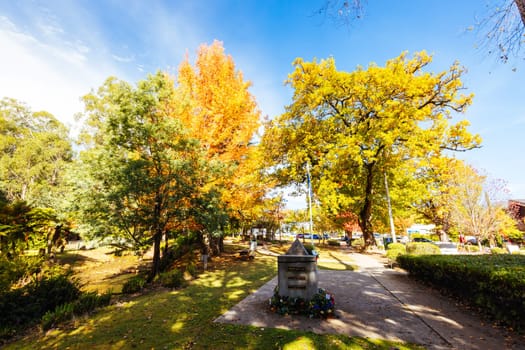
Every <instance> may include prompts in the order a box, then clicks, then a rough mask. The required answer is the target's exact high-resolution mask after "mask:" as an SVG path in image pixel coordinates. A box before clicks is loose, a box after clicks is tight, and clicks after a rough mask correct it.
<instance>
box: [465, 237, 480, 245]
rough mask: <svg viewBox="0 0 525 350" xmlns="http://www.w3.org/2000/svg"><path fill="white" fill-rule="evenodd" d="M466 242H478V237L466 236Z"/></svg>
mask: <svg viewBox="0 0 525 350" xmlns="http://www.w3.org/2000/svg"><path fill="white" fill-rule="evenodd" d="M465 243H466V244H478V239H477V238H476V237H474V236H465Z"/></svg>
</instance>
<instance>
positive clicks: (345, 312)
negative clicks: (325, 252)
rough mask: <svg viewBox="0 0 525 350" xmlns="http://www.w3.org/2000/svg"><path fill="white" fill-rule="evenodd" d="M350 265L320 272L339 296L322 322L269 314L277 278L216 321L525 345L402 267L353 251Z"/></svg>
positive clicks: (442, 342) (439, 345)
mask: <svg viewBox="0 0 525 350" xmlns="http://www.w3.org/2000/svg"><path fill="white" fill-rule="evenodd" d="M348 263H349V264H354V265H357V266H359V269H358V270H357V271H328V270H320V271H319V287H322V288H324V289H326V290H327V291H329V292H331V293H333V294H334V296H335V302H336V317H335V318H332V319H328V320H325V321H321V320H318V319H309V318H307V317H303V316H280V315H277V314H275V313H272V312H270V311H269V308H268V299H269V298H270V297H271V296H272V294H273V290H274V287H275V286H276V285H277V277H275V278H273V279H272V280H271V281H269V282H268V283H266V284H265V285H264V286H262V287H261V288H260V289H259V290H258V291H257V292H255V293H253V294H251V295H250V296H248V297H247V298H246V299H244V300H243V301H241V302H240V303H239V304H237V305H236V306H234V307H233V308H232V309H231V310H229V311H228V312H226V313H225V314H224V315H222V316H220V317H219V318H217V319H216V320H215V321H216V322H223V323H233V324H246V325H252V326H257V327H274V328H282V329H300V330H306V331H311V332H314V333H319V334H324V333H336V334H345V335H348V336H361V337H369V338H382V339H390V340H400V341H406V342H411V343H416V344H421V345H423V346H424V347H426V348H427V349H479V350H486V349H494V350H500V349H525V338H524V337H523V336H518V335H516V334H513V333H508V332H506V331H504V330H501V329H497V328H493V327H492V326H491V325H490V324H485V323H483V321H482V320H481V319H480V318H479V317H477V316H476V315H473V314H472V313H470V312H468V311H467V310H465V309H464V308H462V307H459V306H457V305H455V304H454V302H453V301H452V300H450V299H448V298H445V297H443V296H441V295H440V294H439V293H437V292H435V291H434V290H432V289H429V288H427V287H425V286H422V285H420V284H418V283H416V282H414V281H413V280H411V279H410V278H409V277H408V276H407V275H406V273H404V272H403V271H397V270H392V269H389V268H388V267H385V264H384V263H385V261H384V259H382V258H380V257H378V256H371V255H364V254H357V253H349V254H348Z"/></svg>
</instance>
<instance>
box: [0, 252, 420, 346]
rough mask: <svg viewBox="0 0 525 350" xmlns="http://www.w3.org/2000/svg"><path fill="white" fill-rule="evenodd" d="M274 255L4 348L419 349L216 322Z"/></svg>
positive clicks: (268, 274) (270, 266) (270, 272)
mask: <svg viewBox="0 0 525 350" xmlns="http://www.w3.org/2000/svg"><path fill="white" fill-rule="evenodd" d="M275 273H276V259H275V258H274V257H261V258H258V259H256V260H255V261H252V262H244V261H230V262H229V263H228V262H225V264H224V268H222V269H218V270H213V271H207V272H205V273H203V274H202V275H201V276H199V278H198V279H197V280H194V281H193V282H192V283H191V284H190V285H189V286H188V287H186V288H185V289H181V290H174V291H166V290H164V291H158V292H154V293H150V294H148V295H142V296H139V297H137V298H134V299H132V300H130V301H127V302H122V303H117V304H115V305H112V306H110V307H108V308H106V309H104V310H101V311H99V312H98V313H97V314H95V315H92V316H91V317H89V318H84V319H78V320H76V321H75V322H74V324H71V325H69V326H64V327H61V328H60V329H55V330H52V331H50V332H48V333H46V334H38V335H33V336H32V337H30V338H27V339H24V340H22V341H19V342H16V343H13V344H10V345H8V346H7V347H6V348H7V349H27V348H39V349H66V348H67V349H132V348H137V349H146V348H147V349H150V348H155V349H238V348H242V349H338V348H339V349H346V348H352V349H392V348H397V349H419V348H417V347H404V346H402V345H398V344H396V343H393V342H388V341H373V340H369V339H362V338H349V337H347V336H344V335H318V334H314V333H311V332H303V331H296V330H282V329H273V328H258V327H251V326H238V325H227V324H221V323H214V322H213V320H214V319H215V318H217V317H218V316H220V315H221V314H223V313H224V312H226V311H227V310H228V309H230V308H231V307H233V306H234V305H235V304H237V303H238V302H239V301H241V300H242V299H244V298H245V297H246V296H248V295H249V294H250V293H252V292H254V291H255V290H257V289H258V288H259V287H261V286H262V285H263V284H264V283H266V282H267V281H268V280H269V279H271V278H272V277H273V276H275Z"/></svg>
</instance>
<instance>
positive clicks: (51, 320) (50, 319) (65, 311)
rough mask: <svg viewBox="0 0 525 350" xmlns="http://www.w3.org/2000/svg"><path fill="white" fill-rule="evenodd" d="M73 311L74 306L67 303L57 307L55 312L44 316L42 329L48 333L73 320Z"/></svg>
mask: <svg viewBox="0 0 525 350" xmlns="http://www.w3.org/2000/svg"><path fill="white" fill-rule="evenodd" d="M73 310H74V304H73V303H66V304H62V305H59V306H57V307H56V308H55V310H53V311H48V312H46V313H45V315H44V316H42V321H41V323H40V324H41V326H42V329H43V330H44V331H47V330H48V329H51V328H53V327H55V326H56V325H58V324H59V323H63V322H66V321H69V320H71V319H72V318H73Z"/></svg>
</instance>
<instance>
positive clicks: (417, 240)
mask: <svg viewBox="0 0 525 350" xmlns="http://www.w3.org/2000/svg"><path fill="white" fill-rule="evenodd" d="M412 242H420V243H434V241H433V240H431V239H428V238H425V237H416V238H414V239H413V240H412Z"/></svg>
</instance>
